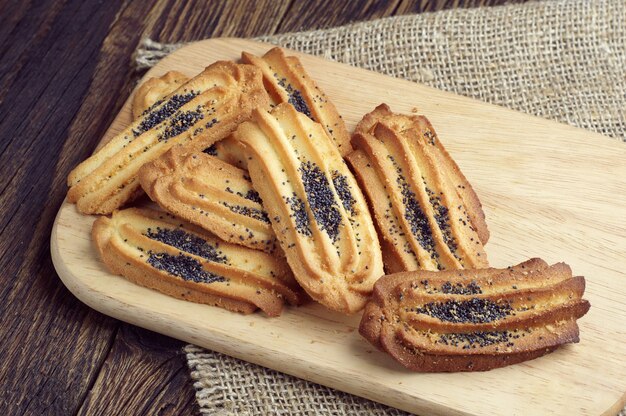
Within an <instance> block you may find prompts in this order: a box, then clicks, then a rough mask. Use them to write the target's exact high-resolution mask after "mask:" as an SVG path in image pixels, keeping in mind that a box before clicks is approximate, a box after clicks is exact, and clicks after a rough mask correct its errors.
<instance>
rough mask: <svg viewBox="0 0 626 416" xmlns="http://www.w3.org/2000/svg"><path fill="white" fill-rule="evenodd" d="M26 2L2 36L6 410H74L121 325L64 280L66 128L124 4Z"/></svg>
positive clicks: (0, 223)
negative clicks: (57, 263) (60, 213)
mask: <svg viewBox="0 0 626 416" xmlns="http://www.w3.org/2000/svg"><path fill="white" fill-rule="evenodd" d="M17 3H19V2H14V3H11V4H8V5H6V7H7V9H10V10H11V11H12V12H13V13H15V15H13V16H14V17H13V19H15V18H16V17H18V18H19V21H17V20H15V21H13V22H11V17H8V20H9V27H8V28H7V29H6V31H5V32H3V36H4V37H3V38H2V39H1V48H2V49H1V50H2V60H1V61H2V67H1V69H2V72H0V86H2V88H1V90H0V136H1V141H0V151H1V152H2V153H1V154H0V190H1V194H0V253H1V254H0V268H1V270H2V271H3V276H4V279H2V280H1V281H0V300H1V304H0V316H2V325H1V326H0V339H2V343H0V362H2V366H0V380H2V381H1V383H0V388H1V389H2V390H1V394H0V397H1V399H0V414H23V413H25V414H70V413H73V412H75V411H76V409H78V407H79V406H80V404H81V403H82V401H83V396H84V394H85V392H86V390H87V389H88V387H89V386H90V384H91V383H92V381H93V379H95V377H96V375H97V373H98V370H99V368H100V366H101V363H102V361H103V360H104V358H105V357H106V354H107V353H108V350H109V348H110V343H111V335H112V333H113V331H114V329H115V326H116V325H117V324H116V323H115V321H114V320H112V319H109V318H107V317H104V316H102V315H100V314H98V313H95V312H93V311H91V310H90V309H89V308H86V307H84V306H83V305H82V304H80V302H78V301H77V300H76V299H75V298H74V297H73V296H72V295H71V294H70V293H69V292H68V291H67V290H66V289H65V288H64V287H63V285H62V284H61V283H60V281H59V280H58V278H57V277H56V275H55V273H54V272H53V270H54V269H53V267H52V263H51V260H50V255H49V244H48V242H49V238H50V231H51V226H52V222H53V220H54V217H55V214H56V210H57V207H58V205H59V204H60V202H61V200H62V198H63V195H64V182H65V179H64V176H65V173H60V172H59V166H61V169H60V170H65V169H63V167H62V166H63V161H62V160H61V161H59V158H60V157H61V150H62V148H63V143H64V140H65V137H66V136H67V128H68V126H69V124H70V122H71V120H72V119H73V118H74V115H75V113H76V111H77V109H78V107H79V106H80V102H81V101H82V99H83V97H84V96H85V94H86V92H87V89H88V88H89V81H90V76H91V72H92V71H93V68H94V67H95V58H96V57H97V51H98V50H99V49H100V45H101V43H102V40H103V39H104V37H105V35H106V33H107V30H108V26H109V24H110V22H111V21H113V19H114V18H115V12H116V9H117V7H119V2H116V1H111V2H107V4H106V5H105V4H99V3H97V2H91V3H90V2H79V1H75V2H73V3H65V2H60V1H59V2H48V3H38V4H29V3H27V2H24V3H23V4H19V5H18V4H17ZM4 10H6V9H4V8H3V13H2V14H3V15H4Z"/></svg>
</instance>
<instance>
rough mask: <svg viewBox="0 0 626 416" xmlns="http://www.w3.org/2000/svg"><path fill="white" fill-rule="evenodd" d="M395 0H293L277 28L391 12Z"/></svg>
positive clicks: (354, 19) (335, 22)
mask: <svg viewBox="0 0 626 416" xmlns="http://www.w3.org/2000/svg"><path fill="white" fill-rule="evenodd" d="M399 3H400V1H399V0H358V1H357V0H355V1H328V2H324V1H317V2H312V1H307V0H293V2H292V3H291V6H290V7H289V10H288V11H287V13H286V14H285V17H284V18H283V21H282V22H281V24H280V26H279V28H278V32H280V33H284V32H296V31H301V30H311V29H322V28H327V27H333V26H339V25H344V24H347V23H352V22H360V21H365V20H372V19H378V18H381V17H385V16H391V15H393V14H394V11H395V10H396V8H397V7H398V5H399Z"/></svg>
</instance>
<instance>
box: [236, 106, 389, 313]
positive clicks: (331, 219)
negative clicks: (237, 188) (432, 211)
mask: <svg viewBox="0 0 626 416" xmlns="http://www.w3.org/2000/svg"><path fill="white" fill-rule="evenodd" d="M233 136H234V137H235V138H236V139H237V140H239V141H240V142H241V143H242V144H243V145H244V146H245V149H246V153H247V155H248V156H249V158H248V172H249V174H250V178H251V179H252V184H253V186H254V189H256V190H257V191H258V192H259V195H260V196H261V199H262V200H263V205H264V207H265V209H266V210H267V213H268V214H269V219H270V222H271V224H272V228H273V230H274V233H275V235H276V238H277V239H278V241H279V243H280V246H281V248H282V250H283V251H284V252H285V255H286V257H287V261H288V263H289V265H290V266H291V268H292V270H293V272H294V276H295V278H296V280H297V281H298V282H299V283H300V285H301V286H302V287H303V288H304V290H306V291H307V293H308V294H309V295H310V296H311V297H312V298H313V299H314V300H316V301H318V302H320V303H322V304H323V305H325V306H327V307H328V308H330V309H333V310H336V311H340V312H344V313H353V312H356V311H358V310H360V309H361V308H363V306H364V305H365V302H366V300H367V298H368V297H369V295H370V294H371V291H372V288H373V285H374V282H375V281H376V280H377V279H378V278H379V277H380V276H382V274H383V267H382V255H381V252H380V246H379V244H378V237H377V236H376V230H375V229H374V225H373V223H372V219H371V217H370V214H369V211H368V209H367V205H366V203H365V199H364V198H363V195H362V194H361V191H360V189H359V188H358V186H357V184H356V181H355V179H354V177H353V176H352V173H351V172H350V170H349V169H348V167H347V165H346V164H345V162H344V161H343V159H342V158H341V154H340V153H339V151H338V150H337V147H336V146H335V145H334V144H333V142H332V139H331V138H330V137H329V136H328V134H327V133H326V131H325V130H324V128H323V127H322V125H320V124H319V123H316V122H314V121H313V120H311V119H310V118H309V117H307V116H306V115H304V114H302V113H301V112H298V111H297V110H296V109H295V108H294V107H293V106H292V105H291V104H288V103H283V104H279V105H278V106H276V107H274V108H273V109H272V111H271V112H267V111H263V110H255V111H254V112H253V116H252V120H251V121H249V122H245V123H243V124H242V125H240V126H239V127H238V128H237V130H236V131H235V133H234V134H233Z"/></svg>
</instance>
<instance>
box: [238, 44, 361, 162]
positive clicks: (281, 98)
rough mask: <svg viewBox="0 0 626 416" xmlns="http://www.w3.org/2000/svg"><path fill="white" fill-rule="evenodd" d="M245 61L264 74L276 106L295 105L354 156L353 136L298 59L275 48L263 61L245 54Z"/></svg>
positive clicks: (341, 151) (344, 152)
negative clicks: (351, 139)
mask: <svg viewBox="0 0 626 416" xmlns="http://www.w3.org/2000/svg"><path fill="white" fill-rule="evenodd" d="M241 60H242V62H244V63H248V64H252V65H255V66H257V67H258V68H260V69H261V70H262V71H263V81H264V83H265V87H266V88H267V91H268V93H269V95H270V97H271V98H272V100H273V103H274V104H275V105H276V104H280V103H289V104H291V105H293V106H294V107H295V108H296V110H298V111H300V112H301V113H302V114H305V115H306V116H307V117H309V118H310V119H311V120H313V121H316V122H318V123H320V124H321V125H322V127H323V128H324V130H326V133H327V134H328V136H330V137H331V138H332V140H333V142H334V143H335V145H336V146H337V148H338V149H339V153H341V155H342V156H345V155H347V154H348V153H350V151H351V150H352V149H351V147H350V135H349V133H348V130H347V129H346V125H345V123H344V122H343V119H342V118H341V116H340V115H339V113H338V112H337V109H336V108H335V106H334V104H333V103H332V102H331V101H330V100H329V98H328V96H327V95H326V94H325V93H324V92H323V91H322V90H321V89H320V87H319V86H318V85H317V84H316V82H315V81H313V79H312V78H311V77H310V76H309V75H308V74H307V73H306V71H305V70H304V67H303V66H302V63H301V62H300V60H299V59H298V58H297V57H295V56H287V55H286V54H285V51H284V50H283V49H281V48H273V49H270V50H269V51H268V52H267V53H266V54H265V55H263V56H262V57H260V58H259V57H257V56H254V55H252V54H250V53H247V52H243V53H242V54H241Z"/></svg>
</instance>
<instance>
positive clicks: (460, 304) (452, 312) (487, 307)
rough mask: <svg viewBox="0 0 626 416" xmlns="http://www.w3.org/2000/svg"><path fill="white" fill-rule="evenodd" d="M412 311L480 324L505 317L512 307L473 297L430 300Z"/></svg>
mask: <svg viewBox="0 0 626 416" xmlns="http://www.w3.org/2000/svg"><path fill="white" fill-rule="evenodd" d="M413 311H414V312H417V313H423V314H425V315H428V316H432V317H433V318H437V319H439V320H441V321H445V322H452V323H470V322H471V323H474V324H480V323H487V322H493V321H497V320H500V319H503V318H506V317H507V316H509V315H510V314H511V312H512V311H513V308H511V305H509V304H508V303H496V302H493V301H491V300H488V299H480V298H473V299H470V300H464V301H456V300H449V301H447V302H431V303H427V304H425V305H424V306H422V307H420V308H413Z"/></svg>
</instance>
